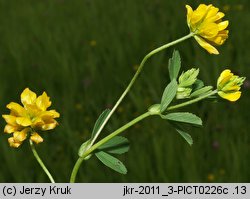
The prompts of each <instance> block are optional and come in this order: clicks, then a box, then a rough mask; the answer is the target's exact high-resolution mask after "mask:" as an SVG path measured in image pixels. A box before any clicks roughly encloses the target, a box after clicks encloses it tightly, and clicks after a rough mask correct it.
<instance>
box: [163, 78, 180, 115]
mask: <svg viewBox="0 0 250 199" xmlns="http://www.w3.org/2000/svg"><path fill="white" fill-rule="evenodd" d="M177 88H178V85H177V81H176V79H173V80H172V81H171V82H170V83H169V84H168V85H167V87H166V88H165V90H164V92H163V95H162V98H161V107H160V109H161V113H163V112H164V111H165V110H166V109H167V107H168V105H169V104H170V103H171V102H172V100H173V99H174V97H175V95H176V92H177Z"/></svg>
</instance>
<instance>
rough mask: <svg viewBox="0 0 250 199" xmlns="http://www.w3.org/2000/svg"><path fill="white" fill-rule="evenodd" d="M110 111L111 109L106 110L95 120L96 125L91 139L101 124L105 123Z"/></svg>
mask: <svg viewBox="0 0 250 199" xmlns="http://www.w3.org/2000/svg"><path fill="white" fill-rule="evenodd" d="M109 113H110V109H106V110H104V111H103V112H102V113H101V115H100V116H99V117H98V119H97V120H96V122H95V126H94V128H93V131H92V134H91V139H93V138H94V137H95V134H96V133H97V131H98V130H99V128H100V126H101V125H102V124H103V122H104V120H105V119H106V118H107V116H108V114H109Z"/></svg>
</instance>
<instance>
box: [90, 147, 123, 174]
mask: <svg viewBox="0 0 250 199" xmlns="http://www.w3.org/2000/svg"><path fill="white" fill-rule="evenodd" d="M95 155H96V157H97V158H98V159H99V160H100V161H101V162H102V163H103V164H104V165H106V166H107V167H109V168H111V169H113V170H114V171H116V172H118V173H121V174H126V173H127V169H126V167H125V166H124V164H123V163H122V162H121V161H120V160H118V159H117V158H115V157H113V156H112V155H110V154H108V153H105V152H103V151H100V152H97V153H95Z"/></svg>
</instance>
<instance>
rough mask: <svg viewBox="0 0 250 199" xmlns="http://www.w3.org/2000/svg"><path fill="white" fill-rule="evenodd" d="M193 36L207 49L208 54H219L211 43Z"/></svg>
mask: <svg viewBox="0 0 250 199" xmlns="http://www.w3.org/2000/svg"><path fill="white" fill-rule="evenodd" d="M194 38H195V40H196V41H197V42H198V43H199V44H200V46H201V47H202V48H204V49H205V50H207V51H208V52H209V53H210V54H216V55H217V54H219V52H218V50H217V49H216V48H215V47H213V46H212V45H211V44H209V43H208V42H207V41H205V40H204V39H202V38H201V37H198V36H194Z"/></svg>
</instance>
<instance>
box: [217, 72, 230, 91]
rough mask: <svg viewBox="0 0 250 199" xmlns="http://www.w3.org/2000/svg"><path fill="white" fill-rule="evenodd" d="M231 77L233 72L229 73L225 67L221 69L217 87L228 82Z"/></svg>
mask: <svg viewBox="0 0 250 199" xmlns="http://www.w3.org/2000/svg"><path fill="white" fill-rule="evenodd" d="M231 77H233V73H231V70H229V69H226V70H223V71H222V73H221V74H220V77H219V78H218V80H217V87H218V88H220V87H223V86H224V84H225V83H226V82H228V81H229V80H230V79H231Z"/></svg>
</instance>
